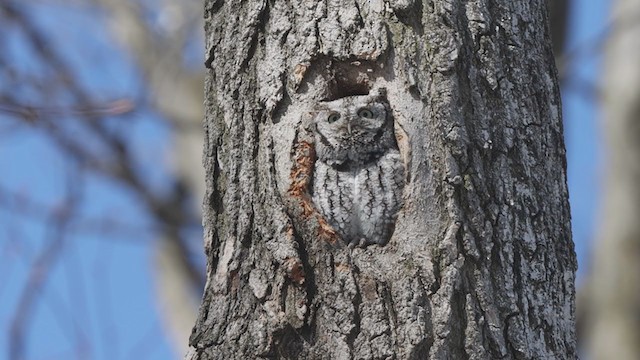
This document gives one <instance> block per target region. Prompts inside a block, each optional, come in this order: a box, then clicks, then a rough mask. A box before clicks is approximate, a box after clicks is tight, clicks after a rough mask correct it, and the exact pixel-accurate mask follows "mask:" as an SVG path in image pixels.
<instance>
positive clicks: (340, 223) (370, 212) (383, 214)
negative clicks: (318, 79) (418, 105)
mask: <svg viewBox="0 0 640 360" xmlns="http://www.w3.org/2000/svg"><path fill="white" fill-rule="evenodd" d="M311 113H312V115H313V121H312V126H311V129H312V132H313V136H314V138H315V139H314V142H315V151H316V156H317V160H316V162H315V164H314V170H313V181H312V184H311V196H312V201H313V203H314V204H315V206H316V208H317V209H318V210H319V212H320V213H321V214H322V215H323V216H324V218H325V219H326V220H327V221H328V223H329V224H330V225H331V226H332V227H333V228H334V229H335V230H336V231H337V232H338V233H339V234H340V236H341V237H342V238H343V239H344V240H345V241H346V242H347V243H348V244H349V246H355V245H357V246H363V247H364V246H367V245H369V244H379V245H384V244H386V243H387V241H388V240H389V238H390V237H391V234H392V233H393V230H394V224H395V219H396V214H397V212H398V211H399V210H400V208H401V207H402V190H403V187H404V165H403V162H402V160H401V156H400V152H399V151H398V145H397V143H396V138H395V135H394V126H393V117H392V114H391V109H390V107H389V103H388V102H387V100H386V96H384V93H381V94H379V95H362V96H349V97H344V98H340V99H338V100H333V101H326V102H320V103H318V104H317V105H315V108H314V109H313V111H312V112H311Z"/></svg>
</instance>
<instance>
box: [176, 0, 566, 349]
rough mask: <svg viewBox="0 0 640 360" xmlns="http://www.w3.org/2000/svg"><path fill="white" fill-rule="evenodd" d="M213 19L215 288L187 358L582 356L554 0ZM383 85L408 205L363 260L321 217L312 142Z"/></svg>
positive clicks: (242, 13)
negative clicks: (322, 115) (551, 11)
mask: <svg viewBox="0 0 640 360" xmlns="http://www.w3.org/2000/svg"><path fill="white" fill-rule="evenodd" d="M205 22H206V24H205V28H206V30H207V32H206V43H207V49H206V53H207V62H206V65H207V66H208V67H209V69H210V70H209V72H208V75H207V78H206V92H205V96H206V107H205V109H206V123H205V131H206V139H205V169H206V179H207V195H206V201H205V207H204V210H205V211H204V224H205V249H206V253H207V258H208V278H209V281H208V282H207V287H206V289H205V296H204V299H203V304H202V306H201V312H200V317H199V319H198V322H197V324H196V328H195V330H194V333H193V334H192V337H191V340H190V344H191V346H192V351H191V352H190V354H189V355H188V356H187V358H190V359H207V358H220V357H228V358H246V357H256V356H276V357H283V358H335V359H340V358H352V357H353V358H387V357H398V358H423V357H424V356H426V355H428V356H429V357H430V358H437V359H449V358H451V359H457V358H466V357H469V358H478V359H480V358H482V359H484V358H505V357H507V358H558V359H563V358H567V359H569V358H575V357H576V343H575V330H574V325H575V324H574V311H575V306H574V274H575V269H576V261H575V254H574V251H573V243H572V241H571V233H570V219H569V207H568V202H567V189H566V179H565V153H564V145H563V133H562V123H561V111H560V101H559V92H558V86H557V83H556V70H555V67H554V62H553V53H552V50H551V44H550V34H549V31H548V16H547V10H546V4H545V2H544V1H537V2H527V3H524V2H512V1H498V2H495V3H493V4H492V6H488V5H487V4H486V3H485V2H482V1H471V2H468V3H465V4H458V3H455V4H453V3H448V2H444V1H431V2H414V1H407V2H400V3H397V4H396V5H391V6H387V5H386V4H385V3H383V2H359V1H358V2H355V3H352V2H346V1H329V2H320V3H318V2H315V1H308V2H302V3H299V4H295V6H294V5H293V4H288V3H285V2H266V1H260V0H255V1H246V2H243V3H242V4H237V3H234V4H230V3H228V2H221V1H208V2H207V3H206V7H205ZM377 87H385V88H386V89H387V91H388V98H389V101H390V103H391V106H392V108H393V109H394V117H395V120H396V123H397V125H398V126H399V127H400V128H401V129H402V131H401V134H403V135H402V138H401V140H400V147H401V149H402V151H403V154H404V155H405V156H406V159H407V168H406V170H407V172H408V174H409V176H408V179H407V184H406V187H405V195H406V197H405V199H406V200H405V201H406V203H405V206H404V209H403V211H402V212H401V214H400V216H399V218H398V220H397V227H396V232H395V234H394V237H393V238H392V240H391V242H390V243H389V244H388V245H386V246H384V247H375V246H372V247H367V248H365V249H355V250H353V251H350V250H348V249H347V248H345V247H341V246H339V244H340V240H339V239H335V238H334V236H333V235H334V234H333V233H332V232H331V230H330V229H327V228H326V227H324V226H323V224H322V219H321V218H320V217H318V216H316V214H314V213H313V211H312V210H310V208H309V207H308V205H309V202H308V197H307V195H306V194H305V191H306V189H305V187H306V185H308V182H309V181H310V179H309V178H308V177H305V175H308V171H309V170H310V165H309V164H310V163H312V161H313V156H312V148H311V147H310V146H309V145H308V144H307V143H305V142H301V141H300V138H301V136H302V135H300V131H299V130H298V129H299V126H300V120H301V117H302V116H304V114H305V112H307V111H308V109H309V106H310V105H311V104H313V103H314V102H316V101H318V100H320V99H326V98H329V99H332V98H339V97H342V96H346V95H356V94H362V93H367V92H369V91H372V89H374V88H377ZM296 139H297V140H296ZM310 211H311V212H310Z"/></svg>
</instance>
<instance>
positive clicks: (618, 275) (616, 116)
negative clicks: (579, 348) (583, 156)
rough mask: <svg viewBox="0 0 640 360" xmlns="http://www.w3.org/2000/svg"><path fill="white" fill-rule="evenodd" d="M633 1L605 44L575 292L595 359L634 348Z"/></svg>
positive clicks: (618, 6) (637, 200) (619, 8)
mask: <svg viewBox="0 0 640 360" xmlns="http://www.w3.org/2000/svg"><path fill="white" fill-rule="evenodd" d="M639 11H640V5H639V4H638V2H637V1H624V0H621V1H617V2H615V5H614V6H613V14H612V15H613V16H612V20H613V22H612V24H613V26H612V27H611V31H610V33H609V34H607V35H608V36H607V38H606V40H607V41H606V48H605V51H604V59H605V65H604V76H603V85H604V86H603V89H602V95H603V96H602V103H603V110H604V111H603V115H604V116H603V118H604V121H603V129H604V133H605V141H606V145H607V162H606V165H607V166H606V171H605V172H604V174H605V178H604V186H603V196H602V203H603V205H602V208H601V211H600V213H601V216H600V219H599V220H600V224H599V231H598V242H597V244H595V248H596V249H595V251H594V252H593V254H594V256H593V257H594V265H593V269H592V273H591V274H590V277H589V282H588V286H586V287H585V290H584V292H583V293H582V294H581V300H582V303H581V305H584V308H583V309H582V310H581V312H582V313H583V314H584V317H586V321H584V322H585V323H587V325H589V326H588V328H587V332H588V335H589V336H588V341H587V342H586V343H585V345H587V346H588V349H589V350H590V353H589V354H590V356H591V357H592V358H593V359H637V358H638V355H639V354H640V342H639V340H640V317H639V316H638V314H639V313H640V305H639V304H640V265H639V264H640V259H639V256H640V251H639V249H640V226H639V224H638V214H639V213H640V193H639V192H638V184H639V183H640V171H638V165H637V164H638V158H639V157H640V141H639V139H640V128H639V127H638V117H639V116H640V107H638V103H639V102H638V101H639V100H640V72H639V71H638V70H639V69H638V66H637V58H638V55H640V53H639V51H640V47H639V46H640V41H639V40H638V35H640V29H639V28H638V25H637V21H636V20H637V16H638V12H639Z"/></svg>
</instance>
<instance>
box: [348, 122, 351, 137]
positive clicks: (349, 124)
mask: <svg viewBox="0 0 640 360" xmlns="http://www.w3.org/2000/svg"><path fill="white" fill-rule="evenodd" d="M347 134H351V122H350V121H347Z"/></svg>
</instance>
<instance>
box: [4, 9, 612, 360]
mask: <svg viewBox="0 0 640 360" xmlns="http://www.w3.org/2000/svg"><path fill="white" fill-rule="evenodd" d="M39 4H40V5H37V6H33V7H32V8H33V14H35V15H34V16H35V19H36V23H37V24H38V25H39V26H40V28H42V29H46V32H47V33H48V36H49V38H50V39H53V40H55V41H56V43H55V46H57V47H59V49H61V52H62V53H64V54H67V55H68V58H67V59H66V60H67V61H68V62H69V63H70V64H72V65H73V67H74V69H75V71H76V72H77V74H79V76H80V78H81V79H82V83H83V84H85V85H86V87H87V88H88V89H90V90H92V91H93V92H94V93H96V94H104V99H102V100H105V101H108V100H113V99H114V98H116V97H120V98H121V97H133V98H135V97H136V96H137V94H138V93H139V92H140V91H142V86H141V83H140V76H139V75H138V73H137V70H136V69H135V68H133V67H132V66H131V65H130V64H129V63H128V61H127V60H128V59H127V57H126V56H124V55H123V54H122V52H121V51H120V50H119V49H118V48H117V47H114V45H113V44H112V41H111V39H110V38H109V36H108V34H106V33H105V32H104V29H105V24H104V23H103V20H104V19H102V18H101V15H100V13H99V12H96V11H95V10H92V9H91V8H90V7H78V8H73V7H65V8H60V7H54V6H47V5H43V4H44V3H39ZM580 5H581V6H574V7H573V12H572V15H571V21H570V30H569V40H568V48H569V49H572V48H576V47H579V46H582V45H584V44H588V43H589V42H590V41H592V40H593V39H596V38H597V37H598V36H599V35H601V34H602V32H603V31H604V26H605V20H606V19H605V18H606V14H607V13H608V2H607V1H605V0H594V1H589V2H583V4H580ZM3 37H4V38H5V39H3V40H4V41H6V42H7V43H8V44H9V48H10V49H11V51H12V56H15V57H16V58H18V59H20V62H21V66H20V67H21V69H22V71H24V72H26V73H29V72H37V71H39V65H38V64H37V63H34V62H33V61H31V60H30V59H31V57H30V53H29V51H28V50H26V49H25V48H24V46H23V45H21V41H22V40H21V39H20V36H19V34H3ZM598 66H599V62H598V58H597V57H596V56H594V55H593V54H587V55H586V56H581V57H578V58H577V59H576V62H575V63H573V65H572V66H571V70H570V73H571V74H573V75H572V76H577V77H578V78H579V79H580V80H581V81H586V82H589V83H596V82H597V76H598V70H599V68H598ZM31 90H32V89H28V88H23V89H15V91H16V92H17V93H19V94H24V96H25V97H27V98H29V96H30V94H31ZM32 100H33V101H34V102H36V103H37V100H38V99H32ZM563 106H564V116H565V118H564V119H565V131H566V145H567V151H568V170H569V187H570V192H571V208H572V217H573V233H574V241H575V243H576V251H577V254H578V258H579V263H580V270H579V280H580V279H581V278H583V277H584V275H585V271H586V270H587V269H588V263H589V261H588V256H589V248H590V246H591V242H592V237H593V231H594V225H595V224H594V219H595V218H596V215H597V213H596V209H597V204H598V200H597V196H598V185H599V181H600V178H599V168H600V166H601V165H600V164H601V160H600V159H601V142H600V138H599V135H598V123H597V122H598V120H599V119H598V115H599V113H598V108H597V103H595V102H594V100H593V99H589V98H588V97H585V95H584V94H582V93H580V92H579V91H565V92H564V93H563ZM155 116H156V115H155V114H153V113H152V112H150V111H146V112H142V113H140V114H136V115H135V116H134V118H133V119H131V120H130V121H129V122H128V123H127V124H126V133H127V134H129V136H131V137H133V138H134V139H135V140H136V143H138V144H139V146H140V149H144V151H141V154H143V155H141V156H142V158H141V159H140V163H141V164H145V163H148V162H149V161H153V162H154V164H156V165H157V164H161V165H162V164H163V162H164V161H165V160H166V159H164V156H165V155H167V152H168V146H169V145H168V144H169V142H170V138H169V129H167V128H164V127H163V126H162V125H161V124H162V122H158V121H155V118H154V117H155ZM8 122H10V119H8V118H6V115H3V114H2V113H0V134H2V137H0V169H9V171H5V172H4V173H3V176H2V177H0V186H1V187H2V188H3V189H9V190H11V191H12V192H14V193H15V194H18V195H22V196H24V197H25V198H27V197H28V198H29V199H36V200H37V201H38V202H39V203H42V204H47V205H48V206H49V207H52V208H55V207H56V206H60V204H62V202H63V201H64V196H65V193H66V189H67V187H68V186H69V182H70V181H71V182H73V183H74V184H78V183H81V184H83V185H81V186H83V187H82V189H81V191H79V193H80V194H81V200H80V201H81V204H82V205H81V210H82V213H83V214H84V216H88V217H92V216H93V217H98V216H101V217H107V218H114V219H115V218H124V219H135V223H136V224H142V225H141V227H143V228H144V227H151V219H148V218H146V215H145V210H144V209H141V208H140V207H139V205H138V204H137V203H136V198H135V197H132V196H131V194H130V193H129V192H128V191H127V190H126V189H123V188H121V187H120V186H119V185H118V184H115V183H112V182H109V181H106V180H104V179H103V178H100V177H95V176H91V175H86V174H85V175H83V176H85V177H86V179H84V180H86V181H77V179H75V180H74V179H72V177H74V176H78V174H79V172H78V171H77V169H75V168H73V166H69V164H68V162H67V161H66V160H65V155H64V154H62V153H60V152H59V151H58V150H57V148H56V146H54V145H53V144H51V143H50V140H49V139H48V138H47V136H46V134H43V133H41V132H39V131H37V130H34V129H33V128H23V129H25V130H19V131H15V132H12V133H11V134H10V135H6V134H4V133H3V132H2V129H3V127H2V126H3V124H5V125H6V124H7V123H8ZM159 124H160V125H159ZM78 136H82V134H81V133H79V134H78ZM154 157H155V158H154ZM163 170H166V169H160V170H158V169H157V168H156V167H155V166H148V168H145V169H144V171H145V173H148V174H149V177H150V179H151V180H152V183H153V184H155V185H154V186H157V187H158V188H162V186H163V177H162V171H163ZM14 200H15V206H16V208H17V207H19V203H20V199H14ZM72 229H73V224H72ZM54 233H55V229H54V225H53V224H52V222H51V221H46V220H45V221H42V220H33V219H31V218H30V217H25V216H23V215H20V214H19V212H18V211H8V210H7V209H6V208H3V207H0V332H1V333H3V334H8V331H9V326H10V324H11V321H12V320H13V316H14V313H15V309H16V307H17V306H18V301H19V299H20V295H21V294H22V290H23V288H24V286H25V281H26V279H27V276H28V272H29V271H30V270H31V268H32V265H33V263H34V262H35V261H36V258H37V255H38V254H39V253H40V251H41V249H42V248H43V247H44V246H46V245H47V244H48V243H49V242H50V241H51V238H52V237H53V234H54ZM154 238H155V237H154V233H153V232H151V231H141V232H140V235H139V236H137V237H135V238H132V237H130V236H127V237H125V236H121V237H118V236H110V237H108V238H107V237H105V236H101V235H97V234H95V233H92V232H90V231H83V230H82V229H74V230H72V231H70V232H69V233H68V236H67V237H66V238H65V239H64V240H63V246H64V251H63V253H62V256H61V258H60V259H59V260H58V262H57V263H56V265H55V266H54V267H53V269H54V270H53V273H52V274H51V275H50V277H49V279H48V281H47V285H46V287H44V288H43V290H42V294H41V296H42V298H43V300H42V301H38V302H37V306H36V308H35V313H34V314H32V315H31V319H32V321H31V323H30V327H29V332H28V336H27V339H26V347H27V352H26V354H27V359H73V358H83V359H84V358H91V359H129V358H130V359H172V358H174V354H173V352H172V350H171V348H170V345H169V343H168V341H167V339H166V337H165V334H164V332H163V330H162V324H161V321H162V320H161V318H160V316H159V313H158V308H157V305H156V302H155V301H154V296H155V293H154V282H155V281H156V279H155V278H154V277H153V256H154V254H153V249H154V247H153V246H152V245H153V241H154ZM7 339H8V338H7V336H2V337H0V360H2V359H8V354H7V348H8V344H7ZM185 341H186V339H185Z"/></svg>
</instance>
